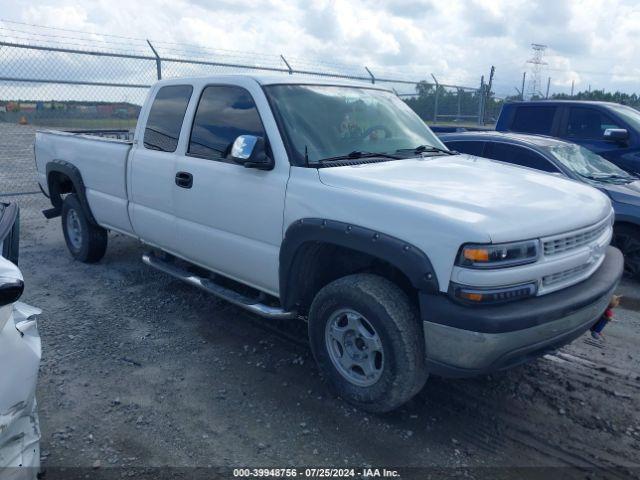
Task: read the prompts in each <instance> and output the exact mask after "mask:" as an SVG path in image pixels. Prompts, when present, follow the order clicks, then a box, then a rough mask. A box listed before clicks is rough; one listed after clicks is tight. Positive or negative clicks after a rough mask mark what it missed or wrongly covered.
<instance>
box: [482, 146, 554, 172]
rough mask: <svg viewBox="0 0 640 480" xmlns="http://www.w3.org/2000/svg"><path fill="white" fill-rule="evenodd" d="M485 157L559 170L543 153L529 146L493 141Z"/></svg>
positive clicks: (546, 170)
mask: <svg viewBox="0 0 640 480" xmlns="http://www.w3.org/2000/svg"><path fill="white" fill-rule="evenodd" d="M487 150H488V151H486V152H485V155H484V156H485V157H487V158H493V159H494V160H500V161H501V162H505V163H512V164H514V165H521V166H523V167H529V168H535V169H536V170H542V171H543V172H558V171H559V170H558V169H557V168H556V167H555V166H554V165H553V164H552V163H551V162H550V161H549V160H547V159H546V158H544V157H543V156H542V155H541V154H539V153H536V152H533V151H531V150H529V149H527V148H524V147H519V146H517V145H509V144H506V143H491V144H489V148H488V149H487Z"/></svg>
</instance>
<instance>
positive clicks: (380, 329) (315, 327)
mask: <svg viewBox="0 0 640 480" xmlns="http://www.w3.org/2000/svg"><path fill="white" fill-rule="evenodd" d="M345 310H348V311H355V312H357V313H358V314H360V315H361V316H362V317H363V319H364V320H365V321H366V323H368V324H369V325H370V327H373V330H374V333H375V334H376V336H377V337H376V338H379V339H380V341H381V345H382V352H381V353H379V352H376V354H377V355H378V354H380V355H381V357H382V360H381V361H380V363H381V364H382V368H380V370H379V371H378V372H376V373H375V375H371V377H372V378H373V377H374V376H377V375H379V378H378V379H377V380H375V383H374V384H372V385H366V386H361V385H357V384H354V383H353V381H352V380H350V379H349V378H347V376H346V375H345V374H344V373H342V372H341V371H340V370H339V369H338V367H336V365H334V361H336V360H335V355H336V354H335V353H330V352H329V349H330V348H333V347H332V345H333V344H332V339H330V338H327V336H329V337H330V336H331V335H330V334H329V333H328V331H329V328H330V327H328V324H333V323H334V322H339V321H340V320H336V319H337V318H339V316H340V312H344V311H345ZM343 321H344V320H343ZM348 328H349V327H345V330H343V331H346V329H348ZM309 340H310V344H311V351H312V352H313V356H314V358H315V360H316V362H317V364H318V367H319V369H320V373H321V375H322V376H323V377H324V378H325V379H326V380H327V381H328V382H329V385H330V386H331V387H332V390H333V391H334V392H335V393H336V394H337V395H339V396H340V397H342V398H343V399H344V400H346V401H347V402H349V403H351V404H353V405H355V406H357V407H358V408H360V409H362V410H365V411H368V412H372V413H382V412H388V411H390V410H394V409H395V408H398V407H399V406H400V405H402V404H403V403H405V402H407V401H408V400H410V399H411V398H412V397H413V396H414V395H415V394H416V393H418V392H419V391H420V389H421V388H422V387H423V386H424V383H425V382H426V380H427V376H428V375H427V370H426V364H425V346H424V335H423V332H422V329H421V328H420V323H419V321H418V318H417V316H416V312H415V309H414V308H413V306H412V304H411V302H410V301H409V298H408V297H407V295H406V294H405V293H404V292H403V291H402V290H401V289H400V288H399V287H398V286H397V285H395V284H394V283H392V282H391V281H389V280H387V279H385V278H383V277H379V276H377V275H372V274H355V275H349V276H347V277H343V278H340V279H338V280H336V281H334V282H332V283H330V284H329V285H327V286H325V287H324V288H322V289H321V290H320V292H318V294H317V295H316V297H315V299H314V300H313V303H312V305H311V309H310V312H309ZM348 344H350V345H351V347H352V348H353V345H354V343H353V342H349V343H348ZM335 351H336V352H338V351H342V352H343V355H346V354H347V351H346V350H342V349H340V348H337V349H336V350H335ZM332 355H333V358H334V360H332ZM358 368H359V367H358ZM360 371H362V369H360ZM352 373H354V374H356V375H357V374H359V372H352ZM347 374H348V373H347ZM363 378H364V377H363Z"/></svg>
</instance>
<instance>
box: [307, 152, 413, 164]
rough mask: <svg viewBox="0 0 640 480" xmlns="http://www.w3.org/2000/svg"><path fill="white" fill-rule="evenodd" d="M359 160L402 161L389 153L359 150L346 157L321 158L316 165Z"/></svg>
mask: <svg viewBox="0 0 640 480" xmlns="http://www.w3.org/2000/svg"><path fill="white" fill-rule="evenodd" d="M359 158H390V159H392V160H402V157H399V156H397V155H391V154H390V153H384V152H362V151H360V150H354V151H353V152H349V153H347V154H346V155H337V156H335V157H327V158H321V159H320V160H318V163H324V162H336V161H340V160H357V159H359Z"/></svg>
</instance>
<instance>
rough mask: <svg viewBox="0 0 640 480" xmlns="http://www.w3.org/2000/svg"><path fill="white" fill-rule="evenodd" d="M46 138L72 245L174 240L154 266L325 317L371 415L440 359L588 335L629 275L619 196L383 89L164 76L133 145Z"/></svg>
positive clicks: (242, 299) (92, 251)
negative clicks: (463, 140)
mask: <svg viewBox="0 0 640 480" xmlns="http://www.w3.org/2000/svg"><path fill="white" fill-rule="evenodd" d="M112 133H113V132H112ZM35 153H36V165H37V171H38V181H39V183H40V186H41V187H42V189H43V192H45V194H47V195H48V196H49V197H50V200H51V203H52V208H51V209H50V210H47V211H46V212H45V215H46V216H47V217H48V218H53V217H57V216H61V217H62V222H61V223H62V229H63V234H64V237H65V240H66V243H67V247H68V249H69V251H70V252H71V254H72V255H73V257H75V258H76V259H78V260H80V261H84V262H96V261H99V260H100V259H101V258H102V256H103V255H104V254H105V251H106V247H107V241H108V236H107V230H115V231H118V232H121V233H123V234H126V235H130V236H132V237H134V238H138V239H140V240H141V241H143V242H144V243H146V244H148V245H150V246H152V247H154V248H155V249H156V251H158V250H159V251H160V252H161V254H160V255H157V254H155V253H153V252H150V253H145V254H144V255H143V261H144V262H145V263H146V264H148V265H150V266H152V267H154V268H158V269H160V270H162V271H163V272H166V273H168V274H170V275H173V276H175V277H177V278H179V279H181V280H183V281H186V282H188V283H190V284H192V285H194V286H197V287H199V288H202V289H204V290H206V291H207V292H210V293H212V294H214V295H217V296H219V297H222V298H224V299H226V300H228V301H230V302H232V303H234V304H235V305H238V306H240V307H242V308H245V309H247V310H249V311H251V312H254V313H256V314H259V315H262V316H263V317H267V318H270V319H279V320H288V321H292V322H296V321H301V318H302V319H307V320H308V323H307V326H308V332H309V340H310V344H311V350H312V352H313V354H314V357H315V359H316V362H317V364H318V366H319V369H320V371H321V373H322V375H323V376H324V377H325V379H327V380H328V381H329V383H330V384H331V385H332V386H333V388H334V390H335V391H337V392H338V393H339V395H340V396H341V397H342V398H344V399H345V400H348V401H350V402H352V403H353V404H355V405H357V406H358V407H360V408H363V409H365V410H368V411H373V412H383V411H388V410H391V409H394V408H396V407H398V406H399V405H401V404H402V403H404V402H406V401H407V400H408V399H410V398H411V397H413V396H414V395H415V394H416V393H417V392H418V391H419V390H420V389H421V388H422V386H423V385H424V383H425V381H426V380H427V376H428V374H429V373H439V374H441V375H448V376H461V375H476V374H480V373H485V372H489V371H495V370H500V369H504V368H508V367H511V366H513V365H516V364H518V363H521V362H524V361H527V360H529V359H532V358H535V357H536V356H540V355H542V354H544V353H546V352H547V351H549V349H554V348H557V347H559V346H561V345H563V344H566V343H568V342H570V341H572V340H574V339H575V338H577V337H578V336H580V335H581V334H582V333H583V332H584V331H586V330H587V329H588V328H589V327H590V326H591V325H592V324H593V322H594V321H595V319H596V318H597V317H598V316H599V315H600V314H602V312H603V311H604V309H605V308H606V306H607V304H608V302H609V299H610V297H611V294H612V293H613V291H614V289H615V288H616V286H617V284H618V281H619V279H620V277H621V275H622V268H623V261H622V254H621V253H620V251H619V250H618V249H616V248H614V247H610V246H609V243H610V240H611V234H612V223H613V209H612V208H611V202H610V201H609V199H608V198H607V197H606V196H605V195H604V194H602V193H601V192H598V191H597V190H595V189H593V188H590V187H587V186H585V185H581V184H578V183H576V182H570V181H567V180H565V179H562V178H554V177H551V176H549V175H544V174H541V173H538V172H532V171H526V172H523V171H522V169H516V168H514V167H511V166H507V165H503V166H498V167H497V168H496V165H495V164H494V163H495V162H492V161H490V160H478V159H474V158H471V157H469V156H467V155H460V154H454V153H452V152H451V151H449V150H447V149H446V147H445V146H444V145H443V144H442V142H441V141H440V140H438V138H437V137H436V136H435V135H434V134H433V132H431V130H429V128H428V127H427V126H426V125H425V123H424V122H423V121H422V120H421V119H420V118H419V117H418V116H417V115H416V114H415V112H413V111H412V110H411V109H410V108H409V107H408V106H407V104H406V103H404V102H403V101H402V100H400V99H399V98H398V97H397V95H395V94H394V92H393V91H391V90H388V89H385V88H383V87H380V86H378V85H369V84H354V83H349V82H339V81H328V80H317V79H301V78H297V77H292V76H290V75H281V76H251V75H231V76H225V75H220V76H213V77H207V78H191V79H190V78H181V79H172V80H162V81H160V82H158V83H157V84H156V85H155V86H154V87H153V88H152V89H151V90H150V92H149V96H148V98H147V101H146V103H145V105H144V106H143V107H142V111H141V114H140V118H139V121H138V124H137V127H136V132H135V134H134V137H133V141H125V140H119V139H114V138H101V137H100V132H95V133H92V134H75V133H72V132H60V131H39V132H37V133H36V141H35ZM540 198H547V199H548V201H546V202H539V201H538V199H540ZM567 208H570V209H573V210H575V211H576V214H575V215H572V216H571V217H570V218H569V219H567V216H566V213H565V209H567ZM578 284H579V285H578Z"/></svg>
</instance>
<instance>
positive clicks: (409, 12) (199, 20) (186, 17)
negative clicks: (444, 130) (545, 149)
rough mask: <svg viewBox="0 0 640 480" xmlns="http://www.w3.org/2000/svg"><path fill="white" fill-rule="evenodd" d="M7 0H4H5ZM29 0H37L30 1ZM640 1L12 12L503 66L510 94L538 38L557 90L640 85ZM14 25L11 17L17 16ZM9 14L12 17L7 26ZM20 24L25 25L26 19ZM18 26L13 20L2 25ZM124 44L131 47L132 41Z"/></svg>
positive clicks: (112, 6)
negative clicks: (545, 47) (639, 45)
mask: <svg viewBox="0 0 640 480" xmlns="http://www.w3.org/2000/svg"><path fill="white" fill-rule="evenodd" d="M0 3H4V0H0ZM25 5H28V6H25ZM636 5H637V2H636V1H634V0H628V1H627V0H611V1H607V2H605V1H603V0H583V1H577V0H576V1H563V0H537V1H531V0H493V1H488V0H485V1H479V0H473V1H472V0H439V1H437V0H431V1H427V0H402V1H400V0H396V1H383V0H376V1H366V0H321V1H317V2H306V1H298V2H295V1H286V0H217V1H206V0H192V1H189V0H155V1H153V0H147V1H144V2H132V1H130V0H97V1H93V2H82V3H80V2H78V1H77V0H48V1H45V2H42V3H41V4H33V3H29V4H25V3H24V2H10V3H9V4H8V5H6V6H3V7H2V9H1V11H2V13H1V14H0V16H2V18H5V19H9V20H17V21H23V22H28V23H36V24H42V25H48V26H51V27H60V28H66V29H74V30H85V31H90V32H96V38H100V36H99V35H97V34H99V33H110V34H115V35H125V36H131V37H140V38H151V39H156V40H158V41H164V42H182V43H189V44H197V45H201V46H204V47H209V48H213V49H228V50H241V51H249V52H264V53H267V54H270V55H272V61H273V62H278V61H279V59H278V56H279V55H280V54H283V55H285V57H287V58H290V59H293V60H292V63H294V66H295V62H296V61H297V62H302V61H301V60H299V59H304V60H305V62H304V66H305V68H308V67H309V64H313V63H317V62H320V61H324V62H330V63H346V64H349V65H351V66H352V67H353V69H352V70H355V71H358V72H361V73H362V74H366V73H365V71H364V66H365V65H367V66H368V67H369V68H371V69H372V70H373V71H374V73H377V74H378V75H380V76H382V75H384V76H391V75H395V76H399V77H410V78H429V77H430V74H431V73H434V74H435V75H436V76H437V77H438V79H439V80H440V81H441V82H445V83H459V84H464V85H474V86H475V85H477V84H478V83H479V78H480V75H483V74H484V75H487V73H488V71H489V68H490V66H491V65H495V66H496V67H497V71H496V77H495V80H494V85H495V90H496V91H497V92H498V93H505V94H513V93H515V90H514V87H518V88H519V87H520V82H521V76H522V72H523V71H524V70H529V69H530V65H529V64H527V63H526V61H527V60H528V59H529V58H530V56H531V50H530V44H531V43H533V42H535V43H542V44H546V45H548V46H549V49H548V51H547V61H548V63H549V67H548V69H546V70H544V69H543V72H542V77H543V78H542V83H543V84H544V85H546V79H547V76H551V78H552V88H551V90H552V91H568V89H569V88H570V85H571V81H574V82H575V84H576V89H584V88H587V85H589V84H591V85H592V88H607V89H622V90H625V91H633V90H635V89H636V88H637V85H638V83H639V82H638V80H639V79H638V72H639V71H640V58H639V57H638V56H637V55H636V52H635V49H636V43H637V38H638V34H639V33H640V8H639V7H637V6H636ZM5 25H8V24H5ZM1 26H2V23H0V27H1ZM15 28H19V27H18V26H15ZM0 32H1V33H3V34H6V32H5V31H0ZM122 48H124V47H122Z"/></svg>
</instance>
